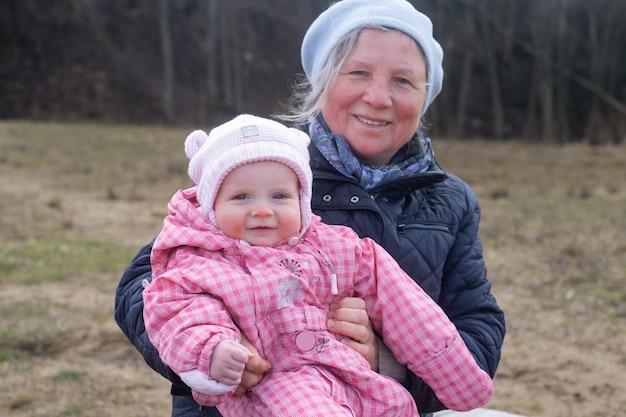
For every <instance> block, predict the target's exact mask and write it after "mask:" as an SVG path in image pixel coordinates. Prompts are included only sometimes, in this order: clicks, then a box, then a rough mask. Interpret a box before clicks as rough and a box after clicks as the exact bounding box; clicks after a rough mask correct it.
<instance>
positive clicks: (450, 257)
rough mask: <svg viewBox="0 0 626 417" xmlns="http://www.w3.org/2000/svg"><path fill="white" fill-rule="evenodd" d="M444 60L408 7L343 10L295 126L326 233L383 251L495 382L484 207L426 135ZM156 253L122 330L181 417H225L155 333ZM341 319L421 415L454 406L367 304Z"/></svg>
mask: <svg viewBox="0 0 626 417" xmlns="http://www.w3.org/2000/svg"><path fill="white" fill-rule="evenodd" d="M442 59H443V52H442V50H441V48H440V46H439V44H438V43H437V42H436V41H435V40H434V39H433V37H432V25H431V22H430V20H429V19H428V18H427V17H426V16H424V15H423V14H421V13H419V12H418V11H417V10H415V9H414V8H413V6H411V4H410V3H409V2H407V1H405V0H386V1H385V2H381V1H379V0H343V1H340V2H338V3H335V4H334V5H332V6H331V7H330V8H329V9H328V10H326V11H325V12H324V13H322V14H321V15H320V16H319V17H318V18H317V19H316V20H315V21H314V22H313V24H312V25H311V27H310V28H309V30H308V31H307V33H306V35H305V38H304V40H303V44H302V64H303V67H304V71H305V74H306V77H307V81H308V84H309V85H308V88H307V89H305V90H304V91H302V92H301V93H300V94H297V98H298V99H300V101H299V107H297V108H296V109H295V111H294V113H293V114H291V115H289V116H286V117H285V118H286V119H289V120H291V121H294V122H296V123H297V124H298V126H300V127H301V128H302V129H304V130H306V131H308V133H309V134H310V136H311V139H312V145H311V146H310V148H309V152H310V154H311V167H312V169H313V198H312V208H313V211H314V212H315V213H316V214H318V215H320V216H321V217H322V219H323V221H324V222H326V223H330V224H341V225H345V226H349V227H351V228H352V229H354V230H355V231H356V232H357V233H358V234H359V235H360V236H361V237H366V236H368V237H371V238H373V239H374V240H376V241H377V242H378V243H380V244H381V245H382V246H383V247H384V248H385V249H386V250H387V251H388V252H389V253H390V254H391V255H392V256H393V257H394V258H395V259H396V260H397V261H398V263H399V264H400V265H401V266H402V268H403V269H404V270H405V271H406V272H407V273H408V274H409V275H410V276H411V278H413V279H414V280H415V281H416V282H417V283H418V284H419V285H420V286H422V288H423V289H424V290H425V291H426V292H427V293H428V294H429V295H430V296H431V297H432V298H433V299H434V300H435V301H436V302H437V303H438V304H439V305H440V306H441V307H442V308H443V310H444V311H445V312H446V314H448V316H449V317H450V318H451V320H452V322H453V323H454V324H455V326H456V327H457V329H458V330H459V332H460V334H461V336H462V337H463V339H464V341H465V343H466V344H467V346H468V348H469V349H470V351H471V352H472V354H473V355H474V357H475V359H476V361H477V362H478V364H479V365H480V367H481V368H483V369H484V370H485V371H487V372H488V373H489V375H491V376H492V377H493V375H494V374H495V371H496V368H497V365H498V362H499V359H500V352H501V347H502V343H503V338H504V333H505V325H504V315H503V313H502V311H501V310H500V309H499V307H498V305H497V303H496V301H495V299H494V298H493V296H492V295H491V293H490V288H491V283H490V281H489V280H488V279H487V278H486V268H485V263H484V260H483V256H482V247H481V242H480V239H479V237H478V234H477V233H478V226H479V218H480V209H479V206H478V202H477V199H476V196H475V195H474V193H473V192H472V190H471V189H470V188H469V186H468V185H467V184H466V183H465V182H463V181H462V180H460V179H459V178H457V177H455V176H453V175H450V174H447V173H445V172H444V171H443V170H442V169H441V168H440V167H439V165H438V163H437V161H436V160H435V158H434V155H433V152H432V149H431V145H430V139H429V138H428V137H426V136H425V135H424V134H423V133H422V130H421V128H420V123H421V120H422V116H423V114H424V113H425V112H426V110H427V109H428V106H429V105H430V104H431V103H432V101H433V100H434V98H435V97H436V96H437V94H438V93H439V92H440V90H441V86H442V81H443V69H442V65H441V64H442ZM150 248H151V245H148V246H146V247H145V248H143V249H142V251H141V252H140V253H139V255H138V256H137V257H136V258H135V260H134V261H133V263H132V264H131V266H130V267H129V269H128V270H127V271H126V273H125V274H124V276H123V277H122V280H121V282H120V286H119V288H118V291H117V296H116V320H117V321H118V324H119V325H120V327H121V328H122V330H123V331H124V332H125V334H126V335H127V336H128V337H129V339H130V340H131V341H132V342H133V343H134V344H135V346H136V347H137V349H138V350H139V351H140V352H141V353H142V354H143V355H144V357H145V358H146V361H147V362H148V363H149V364H150V366H152V367H153V368H154V369H155V370H157V371H159V372H160V373H161V374H162V375H164V376H166V377H168V378H169V379H170V380H172V381H173V382H174V383H173V388H172V394H173V396H174V408H173V412H172V416H200V415H204V416H211V415H214V416H217V415H219V414H217V413H216V411H214V410H212V409H202V410H198V405H197V404H195V403H194V402H193V399H192V398H191V396H190V393H189V390H188V389H187V388H186V387H185V386H184V385H183V384H181V383H180V380H179V379H177V377H176V375H174V374H173V373H172V372H171V370H169V369H167V368H166V367H165V366H163V364H162V363H161V362H160V361H159V359H158V354H157V352H156V351H155V349H154V347H152V345H151V344H150V343H149V341H148V340H147V337H146V335H145V330H144V324H143V318H142V308H143V304H142V300H141V290H142V287H141V281H142V279H144V278H149V277H150V263H149V256H150ZM331 309H332V310H333V311H332V312H331V314H329V317H328V319H329V320H328V323H327V326H328V329H329V330H330V331H331V332H333V333H335V334H337V335H341V336H346V337H345V338H343V341H344V343H346V344H348V345H349V346H350V347H352V348H353V349H355V350H356V351H357V352H359V353H360V354H361V355H363V356H364V357H365V358H366V359H367V360H368V361H369V362H370V365H371V367H372V369H373V370H375V371H378V372H380V373H383V374H386V375H389V376H392V377H394V378H395V379H398V380H399V381H401V382H402V383H403V384H404V385H405V387H406V388H407V389H408V390H409V391H410V392H411V394H412V395H413V397H414V399H415V401H416V404H417V405H418V409H419V410H420V411H421V412H431V411H437V410H441V409H442V408H444V407H443V405H442V404H441V403H440V402H439V400H438V399H437V397H436V396H435V395H434V393H433V391H432V390H431V389H430V387H428V386H427V385H426V384H424V383H423V382H422V381H421V380H420V379H419V378H418V377H416V376H415V375H413V374H412V373H410V372H407V370H406V369H405V368H404V367H402V366H399V365H398V363H397V362H395V360H394V358H393V356H392V355H391V354H390V353H389V352H388V350H387V349H386V348H385V346H384V343H383V342H384V341H382V340H378V338H377V336H376V335H375V334H374V332H373V331H372V329H371V325H370V323H369V320H368V317H367V313H366V312H365V304H364V302H363V301H362V300H360V299H355V298H348V299H343V300H341V301H340V302H338V303H336V305H333V306H331ZM267 366H268V364H267V363H266V362H265V361H264V360H263V359H262V358H260V357H258V356H256V357H255V358H254V359H253V360H251V361H250V362H249V363H248V365H247V370H248V372H247V373H246V374H245V375H244V378H243V381H242V386H241V387H240V391H242V390H244V389H245V388H249V387H251V386H254V385H255V384H256V383H257V382H258V381H259V380H260V379H261V378H262V375H261V374H262V372H264V370H265V369H267Z"/></svg>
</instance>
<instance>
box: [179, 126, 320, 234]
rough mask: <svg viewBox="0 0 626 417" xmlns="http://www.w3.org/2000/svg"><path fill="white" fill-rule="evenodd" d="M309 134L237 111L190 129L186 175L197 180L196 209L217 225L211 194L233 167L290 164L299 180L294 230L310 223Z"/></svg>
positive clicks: (187, 140)
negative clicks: (207, 125) (212, 124)
mask: <svg viewBox="0 0 626 417" xmlns="http://www.w3.org/2000/svg"><path fill="white" fill-rule="evenodd" d="M309 142H310V139H309V136H308V135H307V134H306V133H304V132H302V131H300V130H298V129H294V128H289V127H287V126H285V125H283V124H281V123H278V122H276V121H273V120H270V119H265V118H262V117H257V116H252V115H248V114H243V115H240V116H237V117H235V118H234V119H232V120H231V121H229V122H226V123H224V124H222V125H219V126H217V127H216V128H214V129H213V130H211V131H210V132H209V134H208V135H207V134H206V133H205V132H204V131H202V130H196V131H194V132H192V133H191V134H189V136H187V139H186V140H185V153H186V154H187V157H188V158H189V159H190V161H189V171H188V172H189V176H190V177H191V179H192V180H193V181H194V182H195V183H196V184H197V195H198V201H199V202H200V210H201V211H202V212H203V213H204V214H205V215H206V216H207V217H208V218H209V220H210V221H211V222H212V223H213V225H215V226H216V227H219V226H218V224H217V221H216V219H215V210H214V203H215V197H216V196H217V193H218V191H219V189H220V186H221V184H222V182H223V181H224V178H226V175H228V173H230V172H231V171H232V170H233V169H235V168H237V167H239V166H241V165H244V164H247V163H251V162H259V161H275V162H280V163H283V164H285V165H287V166H288V167H289V168H291V169H292V170H293V171H294V172H295V173H296V175H297V176H298V180H299V181H300V212H301V215H302V221H301V226H302V227H301V229H300V235H303V234H304V233H305V232H306V230H307V229H308V227H309V225H310V224H311V187H312V182H313V174H312V173H311V167H310V166H309V151H308V145H309Z"/></svg>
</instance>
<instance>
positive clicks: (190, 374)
mask: <svg viewBox="0 0 626 417" xmlns="http://www.w3.org/2000/svg"><path fill="white" fill-rule="evenodd" d="M178 376H180V379H182V380H183V382H184V383H185V384H187V386H189V387H191V388H192V389H194V390H196V391H198V392H201V393H203V394H208V395H222V394H226V393H227V392H232V391H234V390H235V389H236V388H237V385H226V384H223V383H221V382H219V381H216V380H215V379H211V378H209V377H208V376H207V375H205V374H203V373H202V372H200V371H198V370H197V369H194V370H191V371H185V372H181V373H180V374H179V375H178Z"/></svg>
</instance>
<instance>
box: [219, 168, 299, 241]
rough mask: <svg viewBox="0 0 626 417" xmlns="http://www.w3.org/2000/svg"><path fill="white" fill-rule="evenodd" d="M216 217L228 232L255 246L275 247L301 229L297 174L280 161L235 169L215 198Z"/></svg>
mask: <svg viewBox="0 0 626 417" xmlns="http://www.w3.org/2000/svg"><path fill="white" fill-rule="evenodd" d="M214 209H215V218H216V220H217V225H218V227H219V228H220V230H222V232H224V234H225V235H227V236H229V237H232V238H233V239H242V240H245V241H246V242H248V243H249V244H251V245H253V246H272V245H275V244H276V243H278V242H280V241H283V240H285V239H288V238H289V237H291V236H293V235H295V234H298V232H299V231H300V223H301V217H300V187H299V182H298V177H297V175H296V173H295V172H293V170H292V169H291V168H289V167H288V166H286V165H284V164H281V163H279V162H273V161H261V162H252V163H249V164H245V165H242V166H240V167H237V168H235V169H234V170H232V171H231V172H230V173H229V174H228V175H227V176H226V178H225V179H224V181H223V182H222V185H221V186H220V189H219V191H218V193H217V196H216V198H215V206H214Z"/></svg>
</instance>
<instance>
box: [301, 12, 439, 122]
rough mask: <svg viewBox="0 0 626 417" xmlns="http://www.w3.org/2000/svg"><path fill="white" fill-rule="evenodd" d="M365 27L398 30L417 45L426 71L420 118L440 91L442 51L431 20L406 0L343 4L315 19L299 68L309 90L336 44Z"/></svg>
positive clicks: (307, 37)
mask: <svg viewBox="0 0 626 417" xmlns="http://www.w3.org/2000/svg"><path fill="white" fill-rule="evenodd" d="M368 25H376V26H383V27H386V28H390V29H396V30H399V31H401V32H403V33H405V34H407V35H409V36H410V37H411V38H413V39H415V41H416V42H417V43H418V44H419V45H420V47H421V48H422V51H423V52H424V57H425V58H426V63H427V67H428V83H429V84H430V85H429V87H428V93H427V94H426V100H425V102H424V109H423V110H422V114H423V113H424V112H426V109H428V106H430V104H431V103H432V102H433V100H434V99H435V97H437V95H438V94H439V92H440V91H441V86H442V84H443V67H442V61H443V50H442V49H441V46H440V45H439V43H437V41H436V40H435V39H434V38H433V25H432V22H431V21H430V19H429V18H428V17H427V16H426V15H424V14H422V13H420V12H418V11H417V10H415V8H414V7H413V5H411V3H409V2H408V1H407V0H342V1H339V2H337V3H335V4H333V5H332V6H330V7H329V8H328V9H327V10H326V11H324V12H323V13H322V14H320V15H319V16H318V18H317V19H315V21H314V22H313V23H312V24H311V26H310V27H309V29H308V31H307V32H306V34H305V35H304V40H303V41H302V49H301V55H302V67H303V68H304V72H305V74H306V76H307V78H308V79H309V82H310V83H311V85H312V86H315V84H316V83H317V77H318V76H319V73H320V71H321V70H322V68H323V67H324V65H326V62H327V61H328V58H329V57H330V54H331V52H332V50H333V49H334V48H335V47H336V46H337V44H338V43H339V41H340V40H341V39H342V38H343V37H344V36H345V35H346V34H348V33H349V32H351V31H352V30H354V29H357V28H361V27H364V26H368Z"/></svg>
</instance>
